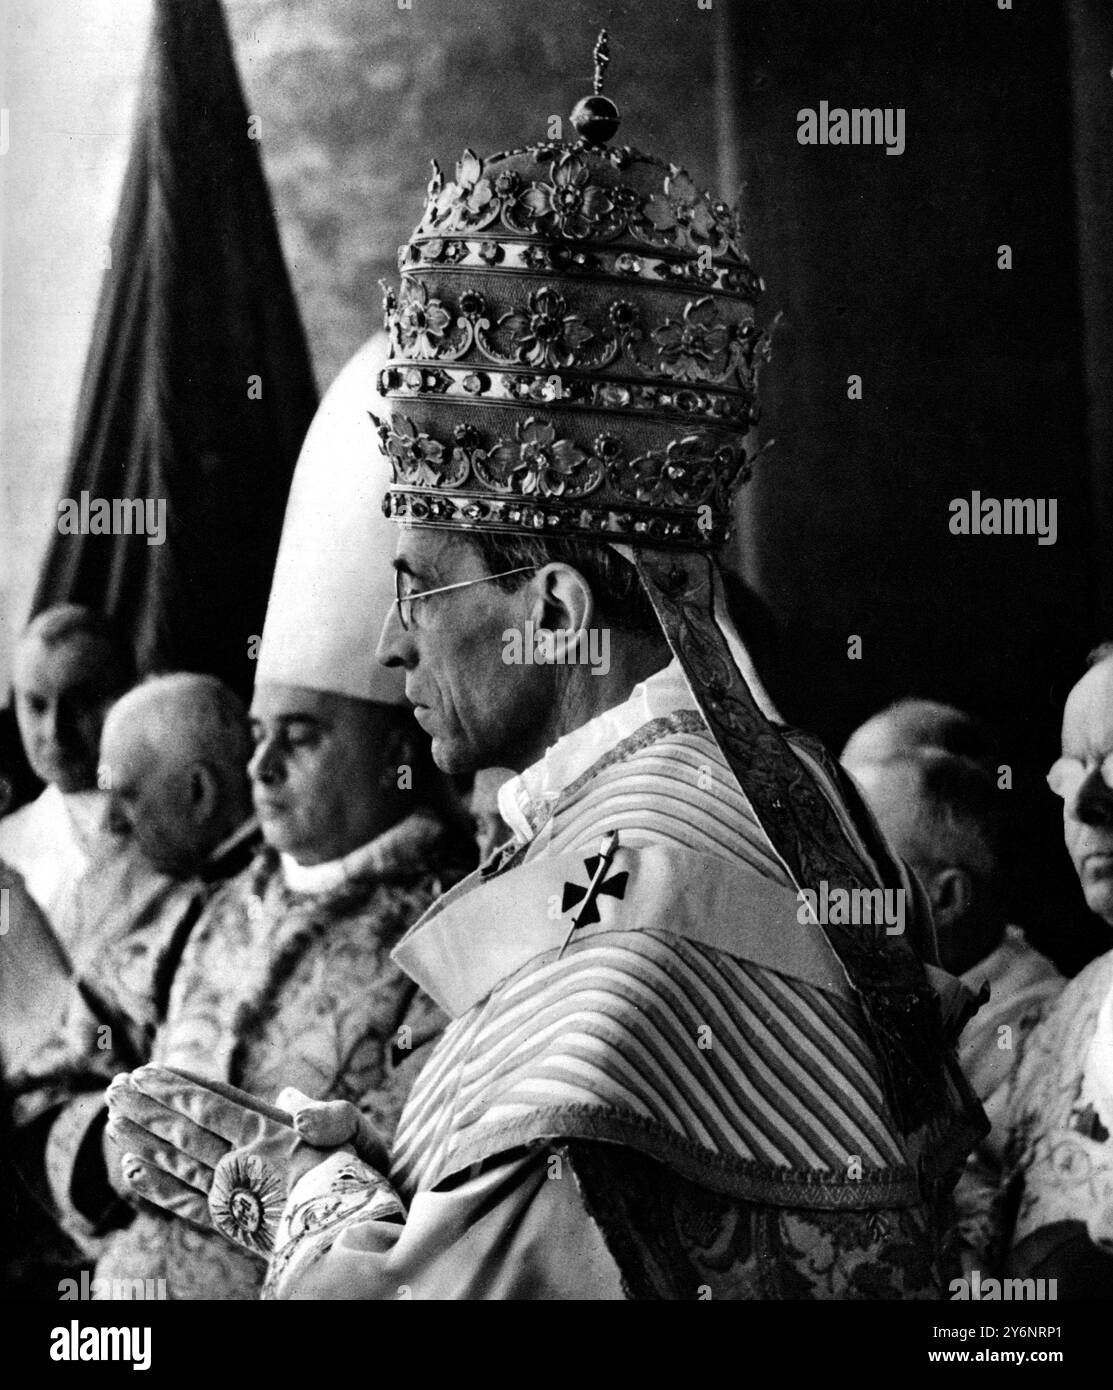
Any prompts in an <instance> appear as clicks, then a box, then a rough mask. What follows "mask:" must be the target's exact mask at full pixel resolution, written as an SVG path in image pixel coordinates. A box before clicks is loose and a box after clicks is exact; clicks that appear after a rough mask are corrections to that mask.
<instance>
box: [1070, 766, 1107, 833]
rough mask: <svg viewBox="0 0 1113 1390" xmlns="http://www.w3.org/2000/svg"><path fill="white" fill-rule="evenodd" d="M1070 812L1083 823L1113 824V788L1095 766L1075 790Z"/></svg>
mask: <svg viewBox="0 0 1113 1390" xmlns="http://www.w3.org/2000/svg"><path fill="white" fill-rule="evenodd" d="M1070 814H1071V815H1072V816H1073V817H1074V819H1075V820H1078V821H1081V822H1082V824H1083V825H1100V826H1113V788H1110V787H1109V786H1107V785H1106V782H1105V780H1104V778H1103V777H1102V775H1101V768H1100V767H1095V768H1093V769H1092V770H1091V771H1090V773H1089V774H1088V775H1087V777H1086V779H1085V781H1084V782H1083V783H1082V785H1081V786H1080V787H1079V789H1078V791H1077V792H1075V795H1074V802H1073V804H1072V805H1071V806H1070Z"/></svg>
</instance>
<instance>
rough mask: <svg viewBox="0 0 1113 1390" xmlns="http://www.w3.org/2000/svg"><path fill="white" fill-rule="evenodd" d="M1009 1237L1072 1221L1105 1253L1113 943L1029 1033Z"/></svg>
mask: <svg viewBox="0 0 1113 1390" xmlns="http://www.w3.org/2000/svg"><path fill="white" fill-rule="evenodd" d="M1007 1125H1008V1131H1009V1133H1008V1144H1007V1152H1006V1160H1007V1163H1008V1165H1009V1169H1008V1174H1007V1185H1008V1189H1009V1193H1008V1196H1009V1200H1010V1205H1012V1206H1014V1207H1015V1210H1016V1218H1015V1225H1014V1227H1013V1239H1012V1244H1013V1246H1016V1245H1019V1244H1020V1243H1021V1242H1022V1241H1023V1240H1025V1239H1026V1238H1027V1237H1029V1236H1032V1235H1034V1234H1035V1233H1036V1232H1037V1231H1039V1230H1041V1229H1042V1228H1043V1227H1045V1226H1051V1225H1056V1224H1058V1223H1059V1222H1065V1221H1078V1222H1081V1223H1082V1224H1083V1225H1084V1226H1085V1227H1086V1232H1087V1234H1088V1235H1089V1237H1090V1239H1091V1240H1092V1241H1094V1243H1095V1244H1097V1245H1099V1246H1100V1247H1101V1248H1102V1249H1103V1250H1105V1252H1106V1253H1107V1254H1113V951H1109V952H1107V953H1106V954H1105V955H1103V956H1099V957H1098V958H1097V960H1093V961H1091V962H1090V964H1089V965H1088V966H1087V967H1086V969H1085V970H1083V971H1082V972H1081V973H1080V974H1078V975H1076V976H1075V977H1074V979H1073V980H1071V981H1070V983H1069V984H1068V985H1067V986H1066V988H1065V989H1064V990H1063V992H1062V994H1060V995H1059V997H1058V999H1057V1000H1056V1001H1055V1003H1054V1004H1053V1005H1052V1006H1051V1008H1050V1009H1049V1011H1048V1013H1047V1016H1046V1017H1045V1018H1044V1020H1043V1021H1042V1023H1040V1024H1039V1025H1038V1026H1037V1027H1036V1028H1034V1029H1033V1030H1032V1032H1031V1034H1030V1035H1029V1038H1028V1042H1027V1046H1026V1047H1025V1049H1024V1055H1023V1057H1022V1059H1021V1063H1020V1066H1019V1068H1018V1070H1017V1075H1016V1081H1015V1084H1014V1087H1013V1090H1012V1093H1011V1096H1010V1100H1009V1107H1008V1113H1007Z"/></svg>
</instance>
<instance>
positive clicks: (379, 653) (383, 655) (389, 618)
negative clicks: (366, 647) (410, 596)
mask: <svg viewBox="0 0 1113 1390" xmlns="http://www.w3.org/2000/svg"><path fill="white" fill-rule="evenodd" d="M375 659H376V660H377V661H380V662H382V664H383V665H384V666H404V667H405V668H406V670H407V671H409V670H410V669H411V668H412V667H413V666H414V664H415V662H416V659H417V649H416V647H415V645H414V641H413V638H412V637H411V635H410V634H409V633H408V632H407V631H406V629H405V628H404V627H403V626H402V620H401V618H400V617H399V616H398V605H397V604H396V603H392V604H391V605H390V608H389V610H388V611H387V615H386V618H385V619H384V621H383V630H382V632H380V633H379V644H378V646H377V647H376V648H375Z"/></svg>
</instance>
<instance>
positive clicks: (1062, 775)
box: [1047, 753, 1113, 801]
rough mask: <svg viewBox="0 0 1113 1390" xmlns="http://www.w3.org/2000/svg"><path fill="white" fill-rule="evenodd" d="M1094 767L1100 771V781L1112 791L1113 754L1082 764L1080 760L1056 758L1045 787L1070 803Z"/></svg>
mask: <svg viewBox="0 0 1113 1390" xmlns="http://www.w3.org/2000/svg"><path fill="white" fill-rule="evenodd" d="M1095 766H1096V767H1098V768H1099V769H1100V770H1101V780H1102V781H1103V782H1104V783H1105V785H1106V786H1107V787H1108V788H1109V789H1110V791H1113V753H1106V755H1105V757H1104V758H1102V759H1100V760H1091V761H1088V762H1083V761H1082V759H1081V758H1067V757H1062V758H1056V759H1055V761H1054V762H1053V763H1052V764H1051V769H1050V771H1049V772H1048V774H1047V785H1048V786H1049V787H1050V788H1051V790H1052V791H1053V792H1054V793H1055V795H1056V796H1061V797H1062V798H1063V800H1064V801H1070V800H1071V799H1072V797H1074V796H1075V795H1076V794H1077V792H1078V789H1079V787H1081V786H1082V783H1083V782H1085V780H1086V778H1087V777H1088V776H1089V775H1090V772H1091V769H1092V768H1094V767H1095Z"/></svg>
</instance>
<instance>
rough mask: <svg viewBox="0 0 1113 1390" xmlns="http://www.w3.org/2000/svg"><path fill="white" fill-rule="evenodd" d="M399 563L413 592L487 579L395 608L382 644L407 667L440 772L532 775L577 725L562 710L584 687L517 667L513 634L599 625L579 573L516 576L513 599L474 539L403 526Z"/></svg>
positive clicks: (545, 671)
mask: <svg viewBox="0 0 1113 1390" xmlns="http://www.w3.org/2000/svg"><path fill="white" fill-rule="evenodd" d="M394 565H395V569H396V570H397V571H398V572H399V574H400V576H401V582H402V584H403V591H404V592H405V593H407V594H413V595H417V594H420V593H422V592H423V591H425V590H428V589H440V588H442V587H443V586H445V585H450V584H462V583H464V582H465V581H469V580H481V581H484V582H481V583H472V584H469V585H468V586H467V587H466V588H458V589H451V590H449V591H447V592H445V593H438V594H434V595H433V596H432V597H430V598H428V599H418V600H417V601H416V602H414V603H411V604H407V605H405V606H406V609H407V611H406V612H405V613H404V614H400V613H399V607H398V605H395V607H394V608H393V609H392V610H391V612H390V614H389V616H388V617H387V620H386V623H385V625H384V627H383V632H382V636H381V637H380V639H379V648H378V657H379V660H380V661H382V662H383V663H384V664H386V665H388V666H402V667H404V668H405V671H406V698H407V699H408V700H409V701H410V703H411V704H412V705H413V707H414V716H415V718H416V719H417V722H418V723H419V724H420V725H421V727H422V728H423V729H424V730H425V731H426V733H428V734H429V736H430V738H431V739H432V748H433V757H434V758H435V760H436V762H437V765H438V766H439V767H440V768H441V769H442V770H443V771H445V772H453V773H457V772H471V771H474V770H476V769H477V768H482V767H509V768H512V769H514V770H515V771H521V770H522V769H523V768H525V767H528V766H529V765H530V763H532V762H535V761H536V760H537V759H538V758H540V757H541V755H542V754H543V753H544V751H545V749H546V748H547V747H548V745H549V744H550V743H552V742H553V741H554V740H555V738H556V736H557V734H558V732H559V730H560V729H561V727H567V724H566V720H567V716H568V715H569V714H571V713H574V711H571V710H569V709H567V708H562V707H561V705H562V694H561V692H562V691H563V692H565V693H567V692H568V691H570V690H572V689H574V685H575V683H574V681H573V682H569V681H562V680H561V678H560V675H559V674H558V672H557V671H556V670H555V669H554V667H552V666H548V665H545V664H540V665H538V664H525V663H523V664H521V665H513V664H511V665H507V664H506V662H505V661H504V660H503V651H504V649H505V646H506V640H505V634H506V632H507V630H508V629H512V628H517V629H519V630H522V629H524V627H525V624H526V623H527V621H530V622H532V623H533V624H534V626H535V627H537V628H541V627H544V628H548V629H553V630H558V631H575V630H577V629H579V628H586V627H589V626H590V624H591V619H592V616H593V613H594V602H593V600H592V597H591V591H590V589H589V588H588V587H587V586H586V584H585V583H584V581H583V580H582V578H581V577H580V576H579V574H578V573H577V572H576V571H575V570H573V569H572V568H571V567H570V566H568V565H564V564H550V565H544V566H541V567H539V568H538V569H537V570H536V571H534V572H533V573H525V574H522V575H520V576H515V579H516V580H517V581H518V584H517V586H516V587H515V588H514V590H513V592H508V591H507V590H506V589H504V588H502V587H500V586H499V585H497V584H494V583H489V582H486V581H488V580H489V579H490V577H491V576H490V571H489V570H488V569H487V568H486V567H485V565H484V562H483V560H482V558H481V557H480V555H479V554H478V553H477V552H476V550H475V549H474V547H473V546H472V545H471V544H470V542H469V540H468V538H467V537H466V536H461V535H453V534H449V533H445V532H442V531H433V530H426V529H420V528H403V530H402V532H401V535H400V538H399V541H398V550H397V553H396V556H395V560H394ZM403 620H404V621H403ZM577 722H579V721H578V720H575V719H574V720H573V727H574V725H575V723H577Z"/></svg>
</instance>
